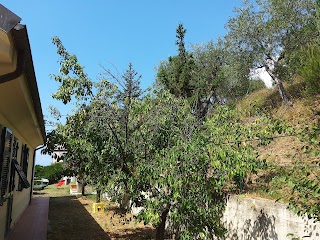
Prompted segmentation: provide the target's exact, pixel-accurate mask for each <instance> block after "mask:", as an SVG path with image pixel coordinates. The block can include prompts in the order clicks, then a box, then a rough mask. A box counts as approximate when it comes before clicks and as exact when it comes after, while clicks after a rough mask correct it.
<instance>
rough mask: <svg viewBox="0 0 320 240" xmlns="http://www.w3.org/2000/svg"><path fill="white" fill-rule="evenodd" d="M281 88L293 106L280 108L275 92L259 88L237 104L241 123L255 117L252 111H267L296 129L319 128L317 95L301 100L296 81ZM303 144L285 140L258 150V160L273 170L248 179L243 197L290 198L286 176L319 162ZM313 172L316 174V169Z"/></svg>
mask: <svg viewBox="0 0 320 240" xmlns="http://www.w3.org/2000/svg"><path fill="white" fill-rule="evenodd" d="M285 87H286V89H287V90H288V92H289V95H290V96H291V100H292V103H293V106H288V105H283V104H282V103H281V100H280V98H279V93H278V91H277V90H276V89H263V90H260V91H257V92H254V93H253V94H251V95H250V96H248V97H247V98H245V99H244V100H243V101H241V102H240V103H239V104H238V105H237V109H238V110H239V111H240V112H242V113H243V112H245V119H244V121H247V119H249V120H250V119H251V118H253V117H255V113H256V111H261V110H262V111H266V110H267V111H268V113H269V114H270V115H272V116H274V117H275V118H278V119H280V120H282V121H283V122H284V123H285V124H286V125H287V126H292V127H294V129H296V130H297V129H304V128H305V127H306V126H308V125H309V126H310V125H314V124H318V126H319V127H320V95H317V96H313V97H312V98H311V97H308V98H304V92H303V91H304V83H303V82H301V81H300V80H297V81H296V82H294V83H293V84H291V85H285ZM292 96H295V97H292ZM305 145H306V142H303V141H301V139H300V138H299V137H286V138H278V139H275V140H274V141H272V142H271V143H270V144H268V145H266V146H261V147H259V148H258V153H259V155H260V158H263V159H266V161H267V163H268V164H269V166H274V167H271V168H268V169H267V170H264V171H261V172H260V173H259V174H257V175H255V176H251V177H250V181H249V182H250V183H249V185H248V188H247V192H246V193H245V194H246V195H247V196H251V197H263V198H269V199H277V198H280V197H281V198H282V200H283V201H287V200H288V199H289V198H290V197H291V189H290V187H289V186H288V183H287V182H286V181H287V179H288V177H294V174H297V173H298V172H299V171H298V168H299V167H301V166H308V165H314V163H315V162H318V163H319V161H320V159H319V156H312V155H311V154H309V153H308V152H307V151H306V149H305V148H304V146H305ZM315 171H317V172H318V171H319V169H316V170H315ZM319 174H320V173H319ZM286 177H287V178H286Z"/></svg>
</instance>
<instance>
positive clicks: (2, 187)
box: [0, 128, 13, 202]
mask: <svg viewBox="0 0 320 240" xmlns="http://www.w3.org/2000/svg"><path fill="white" fill-rule="evenodd" d="M12 137H13V136H12V132H11V130H9V129H8V128H4V129H3V131H2V136H1V140H2V141H1V150H0V154H1V155H0V158H1V159H2V167H1V182H0V199H1V200H2V201H3V200H4V199H5V196H6V193H7V191H8V174H9V168H10V165H11V148H12V146H11V145H12ZM2 201H1V202H2Z"/></svg>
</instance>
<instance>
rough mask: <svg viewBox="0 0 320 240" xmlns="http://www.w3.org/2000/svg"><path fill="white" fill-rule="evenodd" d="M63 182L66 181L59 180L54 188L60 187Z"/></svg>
mask: <svg viewBox="0 0 320 240" xmlns="http://www.w3.org/2000/svg"><path fill="white" fill-rule="evenodd" d="M65 181H66V180H60V181H59V182H58V183H57V184H55V186H56V187H61V186H62V185H63V184H64V182H65Z"/></svg>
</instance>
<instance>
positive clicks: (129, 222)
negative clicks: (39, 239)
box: [34, 185, 155, 240]
mask: <svg viewBox="0 0 320 240" xmlns="http://www.w3.org/2000/svg"><path fill="white" fill-rule="evenodd" d="M42 196H45V197H50V206H49V221H50V224H49V228H48V235H47V239H48V240H82V239H83V240H91V239H106V240H109V239H110V240H129V239H130V240H142V239H144V240H148V239H150V240H151V239H155V238H154V236H155V229H154V228H152V227H151V226H145V225H144V224H143V223H136V222H135V221H134V218H133V216H132V215H131V214H124V213H122V212H121V211H120V210H119V209H118V208H117V206H116V205H115V204H113V203H111V202H107V201H106V202H105V205H106V209H105V211H104V212H103V211H102V212H98V213H93V212H92V204H93V203H94V196H92V195H88V196H85V197H82V196H74V195H72V196H71V195H69V187H68V186H64V187H61V188H57V187H55V186H53V185H51V186H48V187H47V188H46V189H45V190H43V191H41V192H37V193H35V195H34V197H42Z"/></svg>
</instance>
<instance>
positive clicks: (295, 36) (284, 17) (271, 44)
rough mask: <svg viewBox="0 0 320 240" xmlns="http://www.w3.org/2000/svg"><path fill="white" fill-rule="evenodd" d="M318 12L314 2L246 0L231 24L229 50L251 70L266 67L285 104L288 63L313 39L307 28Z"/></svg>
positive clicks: (286, 98) (229, 23) (287, 98)
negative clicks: (291, 55) (305, 31)
mask: <svg viewBox="0 0 320 240" xmlns="http://www.w3.org/2000/svg"><path fill="white" fill-rule="evenodd" d="M314 9H315V5H314V1H313V0H306V1H305V0H298V1H289V0H276V1H273V0H256V1H247V0H246V1H244V3H243V5H242V6H241V7H240V8H237V9H236V13H237V15H236V16H235V17H232V18H231V19H230V20H229V22H228V24H227V27H228V29H229V32H228V34H227V36H226V39H227V41H228V44H229V47H230V48H231V49H233V51H234V52H235V53H237V54H238V55H239V56H241V58H242V59H243V61H247V62H249V63H250V64H251V66H250V67H251V69H258V68H264V69H265V70H266V71H267V73H268V74H269V75H270V76H271V78H272V81H273V83H274V84H275V85H276V86H277V88H278V90H279V93H280V96H281V98H282V100H283V101H284V102H289V96H288V95H287V93H286V91H285V89H284V87H283V84H282V82H283V80H284V79H283V75H284V74H283V72H284V71H285V69H286V64H285V63H286V61H285V60H286V59H287V58H288V57H289V56H290V53H291V52H292V51H296V50H297V49H299V48H300V47H301V46H303V45H304V44H306V43H307V42H308V41H309V40H310V38H312V37H311V36H307V35H306V34H304V31H303V29H304V26H306V25H309V24H310V22H313V21H314V20H313V18H314ZM286 73H287V74H289V73H290V71H289V72H286ZM291 74H292V72H291ZM280 77H281V78H282V79H281V78H280Z"/></svg>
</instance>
